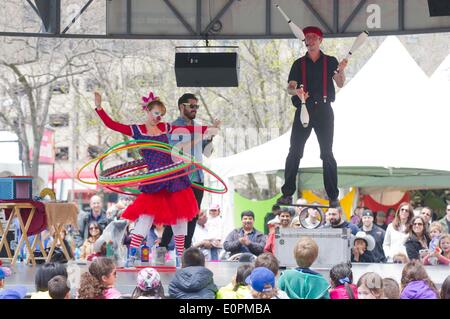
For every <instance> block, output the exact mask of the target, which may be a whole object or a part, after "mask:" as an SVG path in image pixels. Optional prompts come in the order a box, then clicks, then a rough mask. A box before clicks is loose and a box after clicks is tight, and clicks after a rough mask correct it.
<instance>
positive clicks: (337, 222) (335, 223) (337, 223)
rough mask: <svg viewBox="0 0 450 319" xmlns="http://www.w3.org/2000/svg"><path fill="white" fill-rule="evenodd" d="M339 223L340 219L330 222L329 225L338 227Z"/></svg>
mask: <svg viewBox="0 0 450 319" xmlns="http://www.w3.org/2000/svg"><path fill="white" fill-rule="evenodd" d="M340 223H341V220H340V219H336V221H334V222H331V225H334V226H336V225H339V224H340Z"/></svg>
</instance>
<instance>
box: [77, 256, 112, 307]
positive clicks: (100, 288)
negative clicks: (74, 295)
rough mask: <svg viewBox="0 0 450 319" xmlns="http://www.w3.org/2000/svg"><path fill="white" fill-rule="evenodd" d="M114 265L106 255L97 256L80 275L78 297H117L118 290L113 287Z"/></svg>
mask: <svg viewBox="0 0 450 319" xmlns="http://www.w3.org/2000/svg"><path fill="white" fill-rule="evenodd" d="M116 276H117V273H116V265H115V264H114V261H113V260H112V259H110V258H107V257H97V258H96V259H95V260H94V261H93V262H92V263H91V265H90V266H89V271H87V272H85V273H84V274H82V275H81V282H80V289H79V290H78V299H118V298H120V297H121V294H120V292H119V291H118V290H117V289H115V288H114V285H115V283H116Z"/></svg>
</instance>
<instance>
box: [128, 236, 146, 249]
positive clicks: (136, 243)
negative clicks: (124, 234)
mask: <svg viewBox="0 0 450 319" xmlns="http://www.w3.org/2000/svg"><path fill="white" fill-rule="evenodd" d="M142 239H144V236H142V235H139V234H131V244H130V248H133V247H134V248H139V247H141V243H142Z"/></svg>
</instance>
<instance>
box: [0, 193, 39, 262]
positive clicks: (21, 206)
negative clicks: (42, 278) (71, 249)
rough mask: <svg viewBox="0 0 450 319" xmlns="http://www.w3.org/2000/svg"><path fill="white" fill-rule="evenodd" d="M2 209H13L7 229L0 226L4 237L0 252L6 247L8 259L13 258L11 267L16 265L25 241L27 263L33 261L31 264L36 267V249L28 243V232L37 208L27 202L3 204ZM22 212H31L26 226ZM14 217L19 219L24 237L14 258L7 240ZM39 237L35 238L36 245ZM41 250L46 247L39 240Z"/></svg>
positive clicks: (0, 243) (21, 238) (0, 232)
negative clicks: (34, 252)
mask: <svg viewBox="0 0 450 319" xmlns="http://www.w3.org/2000/svg"><path fill="white" fill-rule="evenodd" d="M0 209H11V214H10V215H9V218H8V221H7V223H6V228H5V229H3V227H2V226H1V224H0V235H1V236H2V239H1V241H0V250H1V249H2V248H3V246H5V249H6V253H7V255H8V258H10V259H11V258H12V261H11V265H14V264H15V263H16V261H17V257H18V256H19V252H20V247H21V246H22V243H23V241H25V245H26V247H27V249H28V258H27V261H28V260H29V259H31V262H32V263H33V266H35V265H36V260H35V258H34V254H33V251H34V249H32V248H31V246H30V242H29V241H28V230H29V228H30V225H31V221H32V220H33V217H34V214H35V211H36V207H35V206H34V205H33V204H31V203H27V202H23V203H21V202H1V203H0ZM22 210H30V214H29V215H28V218H27V221H26V223H25V225H24V224H23V220H22ZM14 217H17V219H18V221H19V225H20V229H21V231H22V236H21V237H20V240H19V243H18V245H17V249H16V251H15V253H14V257H13V256H12V254H11V250H10V247H9V244H8V241H7V240H6V234H7V233H8V231H9V229H10V227H11V223H12V220H13V219H14ZM37 237H38V236H36V237H35V239H34V243H33V244H34V245H36V243H37ZM38 242H39V244H40V246H41V249H42V250H44V245H43V244H42V241H41V240H40V238H39V240H38Z"/></svg>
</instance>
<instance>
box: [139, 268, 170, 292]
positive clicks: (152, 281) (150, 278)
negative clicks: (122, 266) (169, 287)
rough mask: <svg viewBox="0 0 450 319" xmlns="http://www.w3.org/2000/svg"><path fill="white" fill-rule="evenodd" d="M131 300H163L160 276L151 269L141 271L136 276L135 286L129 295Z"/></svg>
mask: <svg viewBox="0 0 450 319" xmlns="http://www.w3.org/2000/svg"><path fill="white" fill-rule="evenodd" d="M131 298H132V299H163V298H164V287H163V285H162V283H161V276H160V275H159V273H158V271H156V270H155V269H153V268H144V269H142V270H141V271H140V272H139V274H138V276H137V285H136V288H135V289H134V291H133V294H132V295H131Z"/></svg>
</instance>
